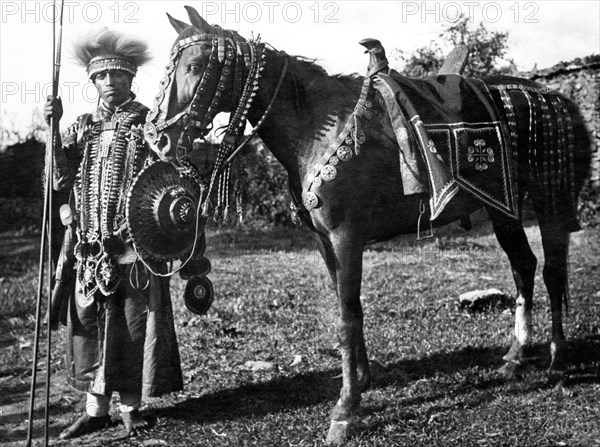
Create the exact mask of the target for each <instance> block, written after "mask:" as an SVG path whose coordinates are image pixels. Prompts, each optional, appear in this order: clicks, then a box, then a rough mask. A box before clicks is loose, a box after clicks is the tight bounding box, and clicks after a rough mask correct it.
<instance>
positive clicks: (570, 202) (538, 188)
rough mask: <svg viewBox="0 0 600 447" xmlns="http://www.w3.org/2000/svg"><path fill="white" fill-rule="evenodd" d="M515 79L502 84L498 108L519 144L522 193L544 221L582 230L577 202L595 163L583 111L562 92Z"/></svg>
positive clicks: (568, 228)
mask: <svg viewBox="0 0 600 447" xmlns="http://www.w3.org/2000/svg"><path fill="white" fill-rule="evenodd" d="M515 79H516V78H508V80H510V81H509V82H507V79H506V78H505V79H502V81H503V82H500V83H499V84H500V86H499V91H500V101H497V104H498V102H501V104H502V107H503V109H504V112H505V116H506V121H507V124H508V125H507V127H508V129H510V131H511V136H512V138H516V140H517V148H518V150H517V157H518V178H519V189H520V195H521V197H523V195H524V193H525V192H527V193H528V194H529V196H530V197H531V199H532V201H533V205H534V208H535V210H536V214H537V217H538V220H540V222H543V221H559V222H561V225H562V226H563V228H564V229H565V230H567V231H577V230H579V229H580V226H579V223H578V219H577V201H578V197H579V193H580V192H581V189H582V188H583V185H584V182H585V179H586V178H587V177H588V175H589V171H590V165H591V150H590V147H591V140H590V136H589V132H588V130H587V128H586V126H585V122H584V120H583V117H582V115H581V112H580V111H579V108H578V107H577V105H576V104H575V103H573V101H571V100H570V99H568V98H566V97H564V96H563V95H561V94H559V93H558V92H556V91H553V90H550V89H548V88H546V87H544V86H542V85H540V84H537V83H535V82H532V81H526V80H522V79H519V80H518V81H519V82H518V83H517V82H514V80H515ZM496 81H497V79H496ZM496 85H498V84H496Z"/></svg>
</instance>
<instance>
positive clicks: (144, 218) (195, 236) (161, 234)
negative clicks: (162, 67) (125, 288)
mask: <svg viewBox="0 0 600 447" xmlns="http://www.w3.org/2000/svg"><path fill="white" fill-rule="evenodd" d="M214 31H215V33H211V34H206V33H201V34H196V35H193V36H190V37H187V38H184V39H181V40H180V41H178V42H177V43H176V44H175V46H174V47H173V49H172V51H171V55H170V61H169V63H168V65H167V67H166V73H165V76H164V78H163V79H162V81H161V82H160V90H159V93H158V94H157V96H156V97H155V104H154V108H153V109H152V110H151V111H150V112H149V113H148V115H147V119H146V124H145V127H144V136H145V139H146V141H147V142H148V143H150V144H151V145H152V146H154V145H155V144H156V143H157V142H158V141H160V139H161V138H162V136H163V134H164V133H165V131H167V129H170V128H175V129H176V130H177V131H178V130H179V129H181V133H180V134H179V138H178V141H177V142H176V147H175V158H174V160H173V161H172V162H171V163H168V162H164V161H156V162H154V163H153V164H151V165H150V166H148V167H147V168H145V169H144V170H143V171H142V172H141V173H140V174H139V175H138V176H137V178H136V180H135V182H134V183H133V184H132V187H131V189H130V191H129V194H128V200H127V222H128V227H129V230H130V234H131V236H132V239H133V241H134V245H135V246H136V248H137V249H139V250H140V251H142V252H143V253H144V254H145V255H146V256H150V257H151V258H154V259H159V260H163V261H164V260H166V261H169V260H173V259H175V258H179V259H181V260H182V265H181V267H180V268H179V269H178V271H179V272H180V275H181V276H182V278H184V279H187V280H188V285H187V287H186V290H185V294H184V299H185V303H186V306H187V307H188V309H190V310H191V311H193V312H196V313H204V312H206V310H208V307H210V304H211V302H212V299H213V293H214V292H213V288H212V284H211V282H210V280H208V278H206V275H207V274H208V272H209V271H210V262H208V260H207V259H206V258H204V257H203V256H202V254H203V252H204V249H205V240H204V237H203V233H202V236H200V235H199V233H200V232H201V228H200V219H201V217H206V214H207V208H208V202H209V201H208V198H209V197H210V194H211V191H212V189H213V185H214V184H215V183H216V182H217V181H218V185H219V194H218V198H219V199H218V204H217V208H219V207H222V208H226V207H227V206H228V203H229V198H228V188H229V181H230V180H229V179H230V167H229V163H226V161H229V160H228V157H230V156H232V155H234V152H236V151H235V147H236V146H235V145H236V144H237V142H238V138H239V137H240V135H241V134H242V133H243V131H244V128H245V126H246V117H247V114H248V111H249V110H250V107H251V106H252V103H253V100H254V97H255V95H256V92H257V90H258V81H259V79H260V76H261V72H262V69H263V66H264V59H265V54H264V45H263V44H261V43H260V42H258V41H257V42H247V41H245V40H244V39H242V38H241V37H240V36H239V35H237V34H236V33H235V32H233V31H226V30H222V29H220V28H216V27H215V28H214ZM194 45H203V46H206V47H208V48H210V49H211V52H210V55H209V56H208V63H207V64H206V68H205V70H204V73H203V75H202V77H201V79H200V81H199V83H198V84H197V86H196V89H195V91H194V94H193V97H192V100H191V101H190V103H189V104H188V105H187V107H186V108H185V109H183V110H182V111H179V112H178V113H175V114H174V115H173V116H171V117H169V116H168V113H169V99H170V98H171V97H172V96H173V95H172V89H173V88H175V84H176V82H175V74H176V69H177V66H178V64H179V63H180V61H181V58H182V55H183V52H184V50H185V49H186V48H189V47H191V46H194ZM224 98H225V99H226V100H227V102H226V103H225V101H224ZM226 108H230V109H235V110H234V111H233V112H232V113H231V117H230V121H229V124H228V126H227V130H226V133H225V136H224V138H223V142H222V143H221V146H220V149H219V152H218V154H217V158H216V161H215V165H214V168H213V171H212V174H211V175H210V180H209V179H208V178H201V177H200V175H199V173H198V171H197V170H196V169H195V168H194V167H193V166H192V165H191V163H189V161H188V158H187V149H188V146H191V144H188V145H185V144H184V138H186V136H187V133H188V131H189V130H191V128H194V130H195V131H197V132H199V133H200V134H201V135H205V134H206V133H208V132H209V131H210V128H211V124H212V121H213V119H214V117H215V116H216V114H217V113H219V112H220V111H222V110H223V109H226ZM245 142H247V140H246V141H245ZM245 142H244V144H245ZM225 165H227V167H226V168H225ZM201 211H203V213H201ZM173 273H174V272H173ZM171 274H172V273H171Z"/></svg>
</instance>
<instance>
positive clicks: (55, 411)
mask: <svg viewBox="0 0 600 447" xmlns="http://www.w3.org/2000/svg"><path fill="white" fill-rule="evenodd" d="M527 233H528V235H529V236H530V239H531V241H532V245H533V249H534V252H535V253H536V255H538V259H541V258H542V255H541V245H540V241H539V232H538V231H537V228H536V227H530V228H528V229H527ZM457 234H458V235H454V234H452V232H440V233H438V237H437V238H436V239H433V240H429V241H427V242H418V243H417V242H414V240H413V238H402V239H397V240H394V241H391V242H387V243H384V244H379V245H376V246H373V247H372V248H371V249H369V250H368V251H367V252H366V253H365V256H364V260H365V268H364V281H363V284H364V286H363V292H362V299H363V304H364V308H365V314H366V325H365V326H366V334H367V343H368V348H369V353H370V358H371V361H372V366H373V370H374V383H373V386H372V388H371V390H369V391H368V392H366V393H365V394H364V400H363V404H364V414H363V418H362V426H361V428H360V429H359V430H357V433H356V434H355V436H354V437H353V438H352V439H351V440H350V441H349V442H348V446H352V447H354V446H444V447H446V446H500V445H502V446H504V445H507V446H594V445H596V446H600V425H599V423H598V421H600V404H599V403H600V319H599V315H600V285H599V282H598V279H597V278H598V277H599V275H598V274H599V268H600V267H599V259H600V238H599V236H600V231H599V230H593V229H588V230H585V231H582V232H579V233H576V234H574V235H573V236H572V249H571V262H570V270H571V291H572V302H571V308H570V310H569V315H568V317H567V318H566V332H567V336H568V338H569V340H570V343H571V347H572V351H571V368H570V370H569V378H568V381H567V384H566V385H567V386H566V388H565V392H564V393H560V392H557V391H556V390H553V389H552V388H551V387H549V386H548V385H547V384H546V380H545V379H546V377H545V369H546V367H547V366H548V364H549V355H548V343H547V342H548V339H549V333H550V332H549V330H550V326H549V324H550V323H549V312H548V302H547V298H546V296H545V287H544V286H543V283H542V281H541V268H540V267H538V275H537V283H536V284H537V288H536V292H535V305H536V312H535V317H534V327H535V335H534V342H535V345H534V347H533V348H532V357H531V361H530V362H529V363H528V364H527V365H525V367H524V369H523V371H522V373H521V375H520V378H519V380H516V381H510V382H508V381H505V380H503V379H501V378H500V377H499V375H498V374H497V373H496V371H495V370H496V368H497V367H498V366H499V365H500V364H501V361H500V359H501V357H502V355H503V354H504V353H505V351H506V350H507V349H508V346H509V340H510V335H511V332H512V324H513V317H512V314H511V311H510V310H509V309H503V308H502V307H496V308H491V309H488V310H487V311H485V312H479V313H469V312H467V311H464V310H460V309H459V308H458V306H457V298H458V295H459V293H461V292H465V291H468V290H473V289H481V288H491V287H495V288H499V289H501V290H503V291H506V292H507V293H512V292H513V290H514V286H513V282H512V277H511V273H510V269H509V267H508V262H507V260H506V256H505V255H504V254H503V253H502V252H501V251H500V250H499V248H498V247H497V245H496V243H495V239H494V236H493V235H491V234H490V233H489V227H488V226H486V225H483V226H480V227H479V228H478V229H476V231H474V232H471V233H457ZM208 246H209V249H208V253H207V255H208V256H209V257H210V259H211V261H212V264H213V272H212V273H211V274H210V278H211V279H212V280H213V282H214V284H215V289H216V299H215V302H214V304H213V307H212V309H211V311H210V312H209V313H208V314H207V315H206V316H203V317H198V316H194V315H193V314H190V313H189V312H188V311H187V310H186V309H185V306H184V305H183V300H182V296H181V295H182V291H183V287H184V284H183V282H182V281H181V280H179V278H178V277H176V278H175V279H174V280H173V282H172V292H173V299H174V305H175V310H176V321H177V328H178V336H179V342H180V351H181V356H182V360H183V366H184V373H185V382H186V383H185V390H184V391H183V392H181V393H175V394H173V395H169V396H166V397H165V398H161V399H154V400H152V401H150V402H147V403H146V408H147V410H148V411H149V412H151V413H152V414H154V415H155V417H156V424H155V426H154V428H153V429H152V430H151V431H149V432H148V433H146V434H144V435H142V436H139V437H137V438H135V439H132V440H126V439H123V438H120V436H121V427H120V426H119V425H115V426H113V427H111V428H110V429H108V430H107V431H106V432H104V433H103V434H102V435H96V436H88V437H84V438H81V439H80V440H77V441H73V442H71V443H69V442H62V443H60V442H57V441H56V440H55V437H56V435H57V434H58V433H59V431H60V430H61V429H62V428H64V427H65V426H66V425H67V424H68V423H69V422H70V421H72V420H73V418H74V417H75V415H76V414H77V412H78V411H80V409H81V400H80V396H79V395H78V394H75V393H74V392H72V391H71V390H69V389H68V388H67V387H66V385H65V380H64V370H63V366H62V362H61V356H62V352H63V349H62V346H63V342H64V341H63V339H62V336H63V335H62V331H61V332H60V333H57V334H55V335H54V336H53V343H54V349H53V356H52V359H53V360H52V365H53V369H54V371H53V382H52V384H53V386H52V393H51V397H50V402H51V427H50V428H51V430H50V432H51V436H52V437H54V439H52V443H53V444H56V445H86V446H100V445H115V446H116V445H123V446H161V445H165V446H166V445H170V446H187V445H201V446H276V447H280V446H320V445H323V441H324V439H325V434H326V432H327V428H328V425H329V413H330V411H331V409H332V407H333V405H334V403H335V401H336V399H337V396H338V392H339V388H340V386H341V381H340V380H339V378H338V377H337V376H338V374H339V373H340V366H339V355H338V350H337V346H336V338H335V327H334V319H335V315H336V303H335V298H334V295H333V292H332V289H331V286H330V282H329V278H328V275H327V273H326V270H325V267H324V265H323V262H322V260H321V259H320V257H319V255H318V254H317V252H316V250H315V249H314V248H313V246H312V243H311V242H310V239H309V236H308V235H307V234H306V233H305V232H303V231H289V232H285V233H283V232H278V233H277V232H276V233H269V234H259V233H247V232H242V231H231V232H222V233H217V232H213V233H211V234H210V235H209V238H208ZM36 250H37V248H36V240H35V239H32V238H31V237H28V236H26V235H21V236H15V235H14V234H4V235H2V240H1V245H0V308H1V309H2V315H1V316H0V346H1V348H0V395H1V397H0V411H1V413H0V442H2V443H3V445H7V446H8V445H24V440H25V435H26V427H27V424H26V418H27V408H28V402H27V396H28V392H29V383H30V361H31V355H32V348H31V342H32V338H33V337H32V332H33V327H34V323H33V318H32V317H31V314H32V313H33V311H32V309H33V297H34V295H35V289H36V276H37V272H36V269H37V267H36V264H37V256H38V254H37V251H36ZM253 361H262V362H266V363H265V364H263V366H267V367H270V369H258V370H252V368H251V366H252V364H249V363H247V362H253ZM259 366H260V365H259ZM40 401H41V398H40V399H38V402H40ZM36 416H37V417H38V418H41V417H42V413H41V412H37V413H36ZM117 419H118V418H117V417H115V421H116V420H117ZM36 436H41V419H40V420H37V421H36ZM36 442H37V443H38V444H39V443H40V442H41V441H40V440H39V438H38V440H37V441H36Z"/></svg>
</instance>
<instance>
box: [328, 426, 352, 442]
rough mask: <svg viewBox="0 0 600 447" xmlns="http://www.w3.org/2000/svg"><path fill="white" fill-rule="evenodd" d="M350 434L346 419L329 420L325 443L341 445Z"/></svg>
mask: <svg viewBox="0 0 600 447" xmlns="http://www.w3.org/2000/svg"><path fill="white" fill-rule="evenodd" d="M349 435H350V423H349V422H348V421H331V425H330V426H329V432H328V433H327V440H326V443H327V445H343V444H344V442H346V440H347V439H348V437H349Z"/></svg>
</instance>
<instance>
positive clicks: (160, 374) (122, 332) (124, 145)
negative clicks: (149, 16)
mask: <svg viewBox="0 0 600 447" xmlns="http://www.w3.org/2000/svg"><path fill="white" fill-rule="evenodd" d="M75 56H76V58H77V59H78V61H79V62H80V63H81V64H82V65H83V66H85V67H86V70H87V74H88V76H89V78H90V80H91V81H92V82H93V83H94V85H95V86H96V89H97V90H98V95H99V104H98V107H97V109H96V110H95V112H94V113H93V114H85V115H82V116H80V117H79V118H78V119H77V121H76V122H75V124H73V125H72V126H71V127H69V128H68V129H67V131H66V132H65V135H64V136H63V138H62V141H61V138H60V136H59V132H58V121H59V120H60V118H61V116H62V105H61V101H60V98H51V97H50V98H49V100H48V102H47V103H46V105H45V107H44V116H45V118H46V121H47V122H48V123H49V122H50V117H53V118H54V123H55V126H56V132H55V135H56V136H57V137H56V141H55V145H54V147H55V151H54V154H53V156H54V175H53V185H54V189H55V190H57V191H59V190H65V189H68V190H70V191H71V196H72V198H73V199H74V200H72V202H73V203H72V204H73V208H74V210H73V217H74V221H75V225H76V226H75V229H76V234H77V242H76V244H75V248H74V251H75V253H74V254H75V259H76V265H75V271H76V274H75V281H74V283H75V287H74V289H75V290H74V291H73V290H70V291H69V293H67V295H66V296H68V313H67V334H68V336H67V369H68V373H69V383H70V384H71V385H73V386H74V387H75V388H77V389H78V390H80V391H84V392H86V393H87V397H86V412H85V414H84V415H82V416H81V417H80V418H79V419H77V420H76V421H75V422H74V423H73V424H72V425H71V426H70V427H68V428H67V429H65V430H64V431H63V432H62V433H61V434H60V438H61V439H69V438H74V437H77V436H80V435H82V434H85V433H89V432H92V431H95V430H99V429H102V428H104V427H105V426H107V425H108V424H109V423H110V421H111V419H110V416H109V414H108V413H109V406H110V399H111V396H112V393H113V392H118V393H119V397H120V408H119V410H120V414H121V417H122V419H123V422H124V425H125V430H126V433H127V435H128V436H133V435H135V434H136V430H139V429H143V428H146V427H147V426H148V421H147V420H146V419H145V418H144V417H143V416H142V415H141V413H140V411H139V407H140V403H141V398H142V395H145V396H158V395H161V394H165V393H169V392H172V391H176V390H180V389H182V387H183V381H182V375H181V367H180V358H179V351H178V347H177V339H176V335H175V329H174V323H173V311H172V305H171V298H170V295H169V283H168V279H166V278H164V277H160V276H155V275H154V274H152V273H150V271H148V269H147V268H146V267H145V265H144V263H142V262H141V260H140V259H139V258H138V254H137V252H136V251H134V250H133V248H132V244H131V241H130V238H129V235H128V234H127V226H126V224H125V201H126V197H127V192H128V190H129V187H130V186H131V184H132V181H133V180H134V178H135V177H136V175H137V174H138V173H139V172H140V171H141V169H142V168H143V167H144V166H146V165H147V164H148V163H149V162H151V161H152V154H151V151H150V150H149V148H148V146H147V145H146V143H145V142H144V139H143V132H142V126H143V124H144V122H145V118H146V114H147V112H148V109H147V108H146V107H145V106H144V105H142V104H140V103H139V102H137V101H135V95H134V94H133V93H132V92H131V84H132V80H133V77H134V76H135V74H136V72H137V67H138V66H140V65H142V64H143V63H144V62H146V61H147V60H148V58H149V57H148V51H147V46H146V44H145V43H144V42H141V41H138V40H136V39H132V38H129V37H126V36H122V35H120V34H118V33H116V32H113V31H110V30H108V29H106V28H105V29H102V30H100V31H98V32H95V33H93V34H91V35H89V36H87V37H86V38H84V39H82V40H81V42H79V43H78V44H77V45H76V46H75ZM144 261H145V263H146V264H147V265H149V266H150V267H151V269H152V270H153V271H154V272H164V271H165V266H164V265H161V264H158V263H156V262H153V261H152V260H150V259H146V260H144Z"/></svg>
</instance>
